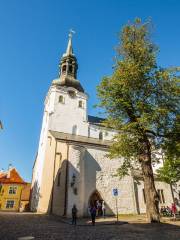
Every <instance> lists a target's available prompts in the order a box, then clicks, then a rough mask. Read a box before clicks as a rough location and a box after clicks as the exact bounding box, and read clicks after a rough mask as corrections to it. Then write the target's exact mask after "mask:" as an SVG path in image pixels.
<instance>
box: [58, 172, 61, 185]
mask: <svg viewBox="0 0 180 240" xmlns="http://www.w3.org/2000/svg"><path fill="white" fill-rule="evenodd" d="M60 184H61V172H59V173H58V179H57V186H58V187H59V186H60Z"/></svg>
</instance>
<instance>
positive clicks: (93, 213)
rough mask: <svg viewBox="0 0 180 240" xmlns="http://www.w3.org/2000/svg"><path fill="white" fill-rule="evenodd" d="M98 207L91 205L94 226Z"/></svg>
mask: <svg viewBox="0 0 180 240" xmlns="http://www.w3.org/2000/svg"><path fill="white" fill-rule="evenodd" d="M96 210H97V209H96V207H95V206H92V207H91V210H90V213H91V220H92V225H93V226H94V225H95V221H96Z"/></svg>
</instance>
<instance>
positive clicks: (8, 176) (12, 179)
mask: <svg viewBox="0 0 180 240" xmlns="http://www.w3.org/2000/svg"><path fill="white" fill-rule="evenodd" d="M0 183H16V184H17V183H19V184H26V182H25V181H24V180H23V179H22V178H21V176H20V175H19V173H18V172H17V170H16V169H15V168H12V169H10V170H8V172H6V173H0Z"/></svg>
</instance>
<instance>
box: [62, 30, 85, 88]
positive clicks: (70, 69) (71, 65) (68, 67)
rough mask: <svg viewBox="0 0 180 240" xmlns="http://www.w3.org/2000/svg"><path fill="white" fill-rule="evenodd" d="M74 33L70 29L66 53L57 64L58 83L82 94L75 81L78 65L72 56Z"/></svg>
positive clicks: (78, 84) (79, 86)
mask: <svg viewBox="0 0 180 240" xmlns="http://www.w3.org/2000/svg"><path fill="white" fill-rule="evenodd" d="M73 33H75V32H74V31H73V30H72V29H71V30H70V31H69V39H68V45H67V49H66V52H65V53H64V54H63V56H62V58H61V61H60V64H59V78H60V79H59V81H60V85H61V86H66V87H74V88H76V89H77V90H79V91H80V92H84V89H83V88H82V86H81V84H80V82H79V81H78V80H77V70H78V64H77V59H76V57H75V55H74V54H73V47H72V36H73Z"/></svg>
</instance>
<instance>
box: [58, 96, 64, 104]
mask: <svg viewBox="0 0 180 240" xmlns="http://www.w3.org/2000/svg"><path fill="white" fill-rule="evenodd" d="M59 103H64V97H63V96H62V95H60V96H59Z"/></svg>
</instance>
